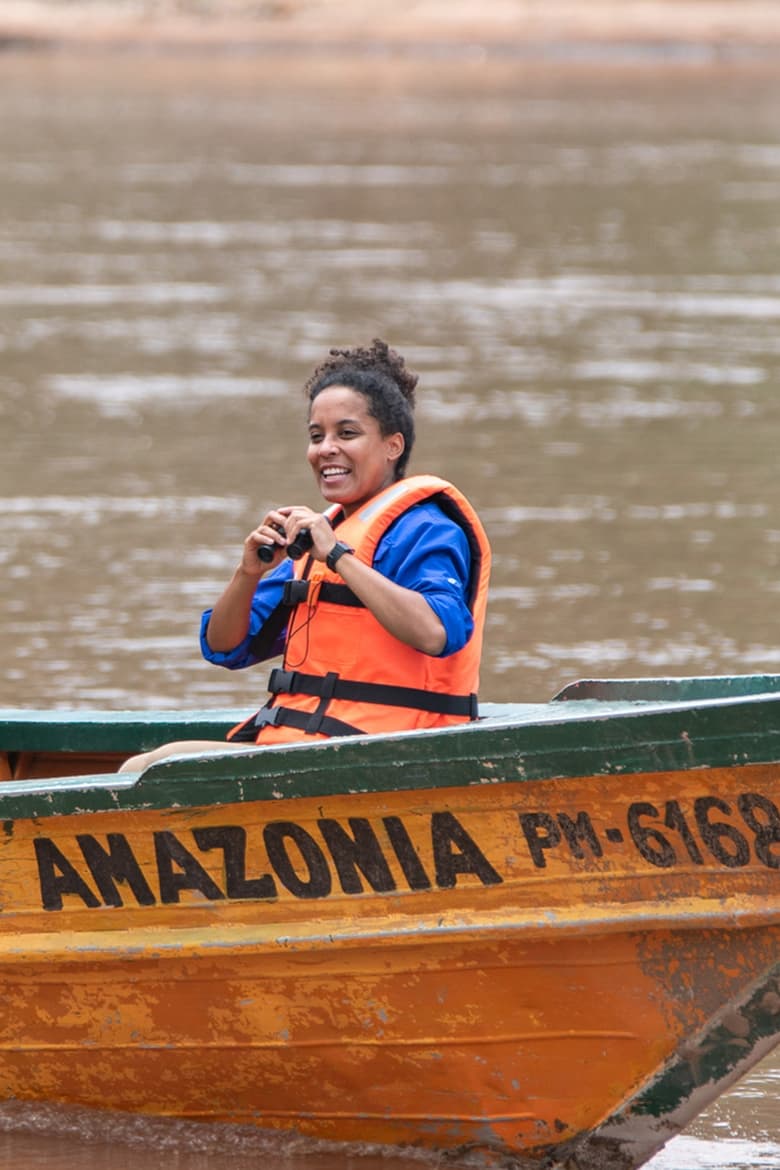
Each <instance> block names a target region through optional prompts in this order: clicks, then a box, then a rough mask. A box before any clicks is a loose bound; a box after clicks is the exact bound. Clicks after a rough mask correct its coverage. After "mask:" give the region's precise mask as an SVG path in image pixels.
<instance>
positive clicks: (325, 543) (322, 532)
mask: <svg viewBox="0 0 780 1170" xmlns="http://www.w3.org/2000/svg"><path fill="white" fill-rule="evenodd" d="M278 514H279V515H280V516H282V517H283V519H284V527H285V532H286V533H287V544H288V545H290V544H292V543H293V541H294V540H295V538H296V536H299V535H300V533H301V532H303V530H304V529H308V531H309V533H310V534H311V541H312V544H311V549H310V550H309V555H310V556H311V557H313V558H314V560H315V561H324V560H325V558H326V557H327V555H328V553H329V552H330V551H331V550H332V548H333V546H334V545H335V543H336V536H335V533H334V531H333V529H332V528H331V525H330V521H329V520H328V517H327V516H325V515H323V513H322V512H314V511H313V510H312V509H311V508H306V507H304V506H303V505H296V506H295V507H291V508H279V511H278Z"/></svg>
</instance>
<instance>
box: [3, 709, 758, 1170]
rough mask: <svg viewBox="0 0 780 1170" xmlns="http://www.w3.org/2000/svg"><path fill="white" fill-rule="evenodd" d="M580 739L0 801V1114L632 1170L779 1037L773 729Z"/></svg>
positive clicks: (258, 767)
mask: <svg viewBox="0 0 780 1170" xmlns="http://www.w3.org/2000/svg"><path fill="white" fill-rule="evenodd" d="M566 706H567V707H568V706H569V705H568V704H567V705H566ZM571 706H572V707H575V706H578V705H575V704H572V705H571ZM599 711H600V712H601V714H602V718H601V722H600V723H599V721H598V720H595V721H594V720H593V719H592V718H590V716H589V715H588V718H584V717H583V714H582V708H579V709H578V710H577V711H576V713H575V714H574V715H572V714H570V712H569V711H568V710H567V711H566V712H565V713H564V712H563V711H562V712H561V716H560V720H562V721H559V719H558V717H557V716H553V715H551V714H550V713H549V712H547V711H545V712H544V716H545V717H544V718H542V719H541V720H538V721H537V723H535V724H532V723H529V722H528V721H527V720H526V721H525V723H524V724H523V723H521V724H518V723H517V722H516V721H511V720H510V721H502V720H501V719H498V720H497V721H496V724H495V726H494V727H493V729H492V730H490V734H489V735H484V734H479V729H475V730H476V731H477V734H476V736H475V734H474V731H466V732H465V733H458V732H457V731H447V732H442V733H435V734H433V735H425V736H422V737H421V736H419V735H417V734H414V733H412V734H406V735H403V736H398V737H391V738H390V739H388V740H382V741H377V740H369V739H366V740H363V741H353V742H349V743H347V742H342V743H339V744H335V743H334V744H332V745H324V746H323V747H322V748H319V747H318V748H317V749H315V750H312V749H311V748H308V747H307V748H301V747H295V748H288V749H284V750H278V749H273V750H271V751H269V750H266V751H265V752H251V751H250V752H248V753H247V754H246V755H244V754H243V753H242V754H241V755H240V756H229V755H222V756H216V757H213V758H211V759H209V760H208V761H206V762H205V763H204V761H203V760H201V759H197V760H193V759H190V760H186V759H180V760H174V761H170V762H168V763H166V764H164V765H158V766H157V767H156V768H155V769H152V770H150V771H149V772H147V773H145V774H144V776H142V777H140V778H138V777H129V778H127V779H125V778H124V777H108V776H96V777H93V778H81V779H79V780H75V781H74V780H68V779H64V780H59V781H57V780H51V781H48V782H46V783H42V782H30V781H25V782H21V781H10V782H8V783H7V784H5V785H4V786H3V790H2V794H0V812H1V813H2V816H3V818H4V832H3V834H2V847H0V900H1V901H2V917H0V927H1V928H2V931H1V932H0V1004H2V1007H0V1018H2V1030H1V1031H0V1036H1V1037H2V1039H1V1040H0V1098H6V1099H7V1098H18V1099H24V1100H48V1101H58V1102H63V1103H67V1104H73V1105H85V1106H92V1107H108V1108H112V1109H118V1110H124V1111H131V1112H143V1113H150V1114H156V1115H175V1116H180V1117H189V1118H200V1119H204V1120H211V1121H231V1122H240V1123H252V1124H255V1125H261V1126H269V1127H280V1128H284V1129H292V1128H294V1129H296V1130H298V1131H299V1132H301V1133H304V1134H308V1135H311V1136H313V1137H318V1138H325V1139H332V1140H335V1141H340V1142H344V1141H347V1142H349V1141H361V1142H376V1143H381V1144H387V1145H393V1146H399V1145H400V1146H403V1145H423V1146H426V1147H430V1148H434V1149H441V1150H448V1151H451V1152H453V1153H457V1152H463V1151H465V1150H478V1151H481V1152H482V1153H483V1154H484V1155H485V1157H486V1158H489V1157H509V1158H512V1159H514V1160H515V1164H516V1165H520V1164H525V1163H526V1162H527V1163H528V1164H529V1165H533V1166H566V1167H570V1168H572V1170H586V1168H590V1167H601V1166H604V1167H609V1170H621V1168H633V1167H637V1166H640V1165H641V1164H642V1163H643V1162H644V1161H646V1160H647V1158H649V1157H650V1156H651V1154H652V1153H653V1152H654V1151H655V1150H656V1149H657V1148H658V1147H659V1146H660V1145H662V1144H663V1143H664V1141H666V1140H667V1139H668V1138H669V1137H670V1136H672V1135H673V1134H674V1133H675V1132H677V1131H678V1130H679V1129H680V1128H682V1127H683V1126H684V1125H685V1124H686V1123H687V1122H688V1121H689V1120H690V1118H691V1117H692V1116H694V1115H695V1113H696V1112H698V1111H699V1110H700V1109H701V1108H703V1107H704V1106H705V1105H707V1104H708V1103H709V1102H710V1100H711V1099H712V1098H713V1097H714V1096H716V1095H717V1094H718V1093H719V1092H720V1091H722V1089H723V1088H724V1087H725V1086H726V1085H728V1084H729V1083H731V1081H733V1080H734V1079H735V1078H736V1077H737V1076H739V1075H740V1074H741V1073H742V1072H744V1071H745V1070H746V1069H747V1068H748V1067H750V1065H751V1064H752V1063H754V1062H755V1061H756V1060H758V1059H760V1057H761V1056H762V1055H764V1053H765V1052H767V1051H769V1050H770V1049H771V1048H772V1047H773V1046H774V1045H775V1044H776V1043H777V1042H778V1039H780V962H779V956H780V945H779V944H780V890H779V889H778V885H779V883H778V868H780V813H779V812H778V808H780V763H778V762H776V761H775V760H774V759H773V758H768V759H767V758H761V757H772V756H773V754H774V750H775V747H774V743H772V746H771V748H770V746H769V740H773V737H772V736H769V739H767V738H766V727H767V724H768V722H771V720H774V719H777V718H778V714H777V711H778V708H777V700H776V699H775V698H774V697H767V698H766V701H765V702H764V701H761V700H757V699H752V698H751V699H747V700H743V701H741V702H737V703H736V704H728V703H727V704H725V705H719V704H718V703H717V702H715V703H714V704H712V705H710V706H709V707H708V706H707V705H706V703H705V704H704V705H703V706H702V705H701V704H699V705H698V706H696V707H691V706H688V707H682V706H678V707H675V708H674V710H673V711H669V710H666V709H665V710H664V711H659V710H658V709H657V708H656V707H653V706H652V705H650V706H648V707H647V708H642V709H637V708H635V707H630V708H625V709H624V708H619V709H618V708H616V709H614V710H609V709H605V708H604V707H603V706H602V707H599ZM585 714H588V713H587V712H585ZM770 716H771V719H770ZM572 720H573V723H574V724H575V725H576V724H579V725H578V726H574V727H572ZM778 727H780V722H779V723H778ZM759 728H760V729H761V730H759ZM486 730H487V729H486ZM682 733H684V734H682ZM17 736H18V728H17ZM575 738H576V740H577V749H576V753H574V754H575V755H576V758H577V760H578V761H579V762H580V763H582V762H583V761H585V760H586V761H588V762H589V763H590V765H591V767H590V768H589V769H588V770H587V771H584V772H583V773H582V774H576V772H575V770H574V769H573V768H572V767H571V766H567V767H566V768H564V767H563V766H562V764H561V757H562V754H566V753H568V754H569V755H571V754H572V751H573V749H572V750H571V751H570V750H569V749H568V748H567V742H568V741H571V742H574V739H575ZM748 740H750V743H751V744H752V747H751V750H750V753H749V754H748V752H747V751H746V750H745V749H746V746H747V742H748ZM589 745H590V747H591V750H590V751H589V750H588V746H589ZM735 750H736V753H737V754H738V755H739V756H740V762H739V763H738V764H735V763H734V762H733V757H734V754H735ZM723 753H725V755H726V756H727V757H730V759H727V760H726V761H724V760H723V759H722V758H721V755H722V754H723ZM648 764H650V765H651V766H650V767H647V765H648ZM661 764H663V766H660V765H661ZM605 765H608V766H605Z"/></svg>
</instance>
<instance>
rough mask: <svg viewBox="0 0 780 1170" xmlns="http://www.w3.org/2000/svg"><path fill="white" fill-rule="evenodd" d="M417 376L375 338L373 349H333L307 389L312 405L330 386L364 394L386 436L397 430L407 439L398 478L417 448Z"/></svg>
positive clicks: (399, 461)
mask: <svg viewBox="0 0 780 1170" xmlns="http://www.w3.org/2000/svg"><path fill="white" fill-rule="evenodd" d="M417 382H418V375H417V374H415V373H413V372H412V371H411V370H408V369H407V368H406V362H405V360H404V358H403V357H402V356H401V354H400V353H397V352H396V351H395V350H394V349H391V348H390V346H389V345H388V344H387V342H386V341H382V340H380V338H374V340H373V342H372V343H371V345H370V346H358V347H357V348H355V349H331V350H330V353H329V356H328V357H327V358H326V359H325V361H324V362H321V363H320V365H318V366H317V368H316V370H315V371H314V373H313V374H312V375H311V377H310V378H309V380H308V382H307V383H306V385H305V386H304V388H303V389H304V393H305V394H306V397H307V398H308V401H309V405H310V406H311V403H312V402H314V399H315V398H316V397H317V395H318V394H319V393H320V392H321V391H322V390H325V389H326V387H328V386H349V388H350V389H351V390H356V391H357V392H358V394H362V395H363V397H364V398H365V400H366V403H367V405H368V412H369V414H370V415H371V417H372V418H375V419H376V421H377V423H378V424H379V429H380V431H381V433H382V435H383V436H386V435H394V434H395V433H396V432H397V431H400V433H401V434H402V435H403V437H404V450H403V453H402V454H401V456H400V457H399V459H398V461H397V463H396V465H395V477H396V479H401V478H402V476H403V474H404V472H405V471H406V465H407V463H408V462H409V456H410V455H411V453H412V447H413V446H414V397H415V396H414V390H415V386H416V385H417Z"/></svg>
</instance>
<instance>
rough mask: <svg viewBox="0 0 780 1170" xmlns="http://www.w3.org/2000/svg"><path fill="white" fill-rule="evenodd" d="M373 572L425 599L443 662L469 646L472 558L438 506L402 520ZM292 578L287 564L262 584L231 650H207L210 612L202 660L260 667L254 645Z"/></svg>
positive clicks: (277, 650) (425, 506)
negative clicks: (442, 637)
mask: <svg viewBox="0 0 780 1170" xmlns="http://www.w3.org/2000/svg"><path fill="white" fill-rule="evenodd" d="M373 567H374V568H375V569H376V570H377V572H378V573H381V574H382V576H383V577H388V578H389V579H390V580H391V581H395V583H396V584H397V585H401V586H403V587H404V588H405V589H414V590H415V591H416V592H417V593H421V594H422V595H423V597H424V598H425V600H426V601H427V602H428V604H429V605H430V607H431V609H432V610H433V611H434V613H435V614H436V615H437V617H438V618H439V620H440V621H441V623H442V625H443V626H444V630H445V632H446V636H447V640H446V642H445V644H444V649H443V650H442V652H441V655H440V656H439V657H442V658H444V657H446V656H447V655H448V654H454V653H455V652H456V651H457V650H460V649H462V647H463V646H465V645H466V643H467V642H468V640H469V638H470V637H471V634H472V631H473V629H474V621H473V619H472V616H471V612H470V610H469V607H468V582H469V571H470V568H471V554H470V552H469V546H468V541H467V539H466V535H465V533H464V532H463V529H462V528H461V527H460V525H458V524H456V523H455V522H454V521H453V520H450V519H449V517H447V516H445V515H444V513H443V512H442V510H441V508H439V507H438V505H437V504H435V503H433V502H431V501H430V500H426V501H424V502H423V503H421V504H417V505H415V507H413V508H410V509H409V511H408V512H404V513H403V515H402V516H399V518H398V519H397V520H396V521H395V522H394V523H393V524H391V526H390V527H389V528H388V530H387V532H386V533H385V534H384V536H383V537H382V539H381V540H380V542H379V544H378V546H377V550H376V555H375V557H374V565H373ZM292 576H293V563H292V561H290V560H288V559H285V560H284V561H282V563H281V564H280V565H277V567H276V568H275V569H273V570H272V571H271V572H270V573H266V575H265V576H264V577H261V578H260V580H259V582H258V585H257V589H256V590H255V595H254V598H253V599H252V609H251V614H250V619H249V631H248V633H247V635H246V637H245V638H244V639H243V641H242V642H240V643H239V644H238V646H235V647H234V648H233V649H232V650H228V651H225V652H222V651H218V650H212V649H211V647H210V646H209V644H208V642H207V640H206V630H207V628H208V624H209V619H210V618H211V613H212V611H211V609H207V610H206V611H205V612H204V614H203V617H202V618H201V627H200V648H201V652H202V654H203V657H204V658H206V659H207V660H208V661H209V662H213V663H214V664H215V665H216V666H224V667H226V668H227V669H228V670H242V669H243V668H244V667H247V666H254V664H255V663H256V662H259V661H260V659H259V658H258V657H257V656H256V655H254V654H253V653H252V652H251V650H250V643H251V641H252V639H253V638H254V636H255V634H256V633H257V632H258V630H260V629H261V628H262V626H263V625H264V623H265V622H266V620H267V618H268V617H269V616H270V614H271V613H272V612H273V610H275V609H276V607H277V605H278V604H279V603H280V602H281V600H282V592H283V590H284V583H285V581H288V580H290V578H291V577H292ZM285 634H286V630H283V631H282V632H281V634H280V635H279V637H278V639H277V641H276V643H275V645H274V646H273V647H272V648H271V651H270V653H268V654H267V655H266V656H265V657H267V658H273V657H275V656H276V655H278V654H281V653H282V651H283V649H284V638H285Z"/></svg>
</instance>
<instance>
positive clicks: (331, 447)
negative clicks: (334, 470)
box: [320, 434, 338, 455]
mask: <svg viewBox="0 0 780 1170" xmlns="http://www.w3.org/2000/svg"><path fill="white" fill-rule="evenodd" d="M337 450H338V436H337V435H336V434H332V435H325V437H324V438H323V440H322V442H321V443H320V453H321V454H324V455H332V454H333V452H334V451H337Z"/></svg>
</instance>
